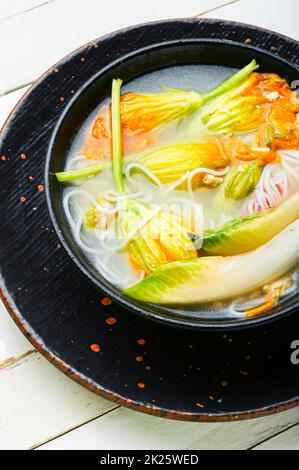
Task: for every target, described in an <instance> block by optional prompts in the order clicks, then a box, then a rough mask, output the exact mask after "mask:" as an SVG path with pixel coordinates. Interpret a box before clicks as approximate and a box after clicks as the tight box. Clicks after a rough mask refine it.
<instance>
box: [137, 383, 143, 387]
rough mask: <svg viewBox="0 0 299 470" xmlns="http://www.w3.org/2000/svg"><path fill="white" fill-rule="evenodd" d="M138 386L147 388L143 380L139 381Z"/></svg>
mask: <svg viewBox="0 0 299 470" xmlns="http://www.w3.org/2000/svg"><path fill="white" fill-rule="evenodd" d="M137 387H139V388H145V384H144V383H142V382H139V383H138V384H137Z"/></svg>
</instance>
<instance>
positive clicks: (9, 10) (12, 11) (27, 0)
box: [0, 0, 54, 20]
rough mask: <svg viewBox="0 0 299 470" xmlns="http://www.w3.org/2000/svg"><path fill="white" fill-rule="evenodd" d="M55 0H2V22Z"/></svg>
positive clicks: (0, 16)
mask: <svg viewBox="0 0 299 470" xmlns="http://www.w3.org/2000/svg"><path fill="white" fill-rule="evenodd" d="M53 1H54V0H1V3H0V20H3V19H9V18H11V17H12V16H16V15H20V14H21V13H26V12H28V11H30V10H32V9H33V8H38V7H40V6H42V5H44V4H45V3H50V2H53Z"/></svg>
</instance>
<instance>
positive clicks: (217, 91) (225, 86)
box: [202, 59, 259, 102]
mask: <svg viewBox="0 0 299 470" xmlns="http://www.w3.org/2000/svg"><path fill="white" fill-rule="evenodd" d="M258 67H259V66H258V64H257V63H256V61H255V59H253V60H252V61H251V62H250V64H248V65H246V67H243V68H242V69H241V70H239V72H237V73H235V74H234V75H233V76H232V77H230V78H228V79H227V80H225V81H224V82H222V83H220V85H218V86H217V87H216V88H214V89H213V90H211V91H208V92H207V93H204V95H203V96H202V97H203V100H204V102H206V101H208V100H211V99H213V98H216V97H217V96H219V95H222V94H223V93H226V92H227V91H229V90H231V89H232V88H234V87H235V86H236V85H238V84H239V83H240V82H242V81H243V80H244V79H245V78H246V77H247V76H248V75H249V74H250V73H251V72H253V71H254V70H256V69H257V68H258Z"/></svg>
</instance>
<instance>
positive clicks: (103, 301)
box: [101, 297, 112, 306]
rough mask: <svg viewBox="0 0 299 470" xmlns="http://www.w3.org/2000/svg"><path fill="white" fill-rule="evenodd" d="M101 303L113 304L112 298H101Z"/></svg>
mask: <svg viewBox="0 0 299 470" xmlns="http://www.w3.org/2000/svg"><path fill="white" fill-rule="evenodd" d="M101 304H102V305H105V306H107V305H111V304H112V300H111V299H109V298H108V297H104V298H103V299H102V300H101Z"/></svg>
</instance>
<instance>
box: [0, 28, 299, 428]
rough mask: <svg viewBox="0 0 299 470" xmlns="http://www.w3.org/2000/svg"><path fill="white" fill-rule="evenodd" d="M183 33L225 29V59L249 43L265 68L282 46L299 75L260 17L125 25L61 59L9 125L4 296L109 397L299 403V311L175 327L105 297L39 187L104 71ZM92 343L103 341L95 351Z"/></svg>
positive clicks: (5, 138) (224, 405)
mask: <svg viewBox="0 0 299 470" xmlns="http://www.w3.org/2000/svg"><path fill="white" fill-rule="evenodd" d="M173 41H175V42H176V43H180V44H181V45H182V46H183V49H181V50H182V51H183V54H184V47H186V46H188V44H191V43H192V44H194V42H200V43H201V44H202V52H203V55H204V54H205V50H206V47H207V46H206V44H207V43H210V44H211V45H212V47H214V46H213V44H214V43H217V41H218V43H219V41H220V42H221V44H222V51H223V52H222V61H223V63H227V65H234V66H236V65H237V66H238V60H240V61H241V59H238V60H237V61H236V60H235V59H234V57H233V54H232V53H231V51H232V50H235V48H236V46H237V45H238V44H244V49H243V57H245V59H244V60H245V61H246V58H247V57H249V55H250V56H252V54H253V51H254V56H255V57H256V56H257V55H258V57H257V58H258V60H259V62H262V68H264V69H267V64H272V63H273V61H275V60H276V59H275V57H278V56H279V60H277V66H276V71H278V72H279V73H281V74H282V75H284V76H286V78H288V79H291V78H292V77H294V70H295V68H294V67H295V66H296V64H297V63H296V61H297V56H298V43H296V42H295V41H292V40H289V39H288V38H284V37H282V36H279V35H277V34H273V33H271V32H269V31H265V30H260V29H258V28H256V27H251V26H247V25H246V26H245V25H240V24H236V23H230V22H223V21H218V20H202V19H192V20H173V21H165V22H159V23H152V24H147V25H141V26H136V27H133V28H129V29H127V30H122V31H119V32H117V33H113V34H111V35H108V36H106V37H104V38H101V39H99V40H97V41H95V42H94V43H90V44H88V45H86V46H84V47H83V48H81V49H79V50H78V51H76V52H74V53H73V54H71V55H69V56H68V57H66V58H65V59H63V60H62V61H61V62H59V63H58V64H56V65H55V66H54V67H53V68H52V69H51V70H49V71H48V72H46V74H45V75H44V76H43V77H41V79H40V80H39V81H38V82H37V83H36V84H35V85H34V86H33V87H32V88H31V89H30V91H29V92H28V93H27V94H26V95H25V97H24V98H23V99H22V100H21V101H20V103H19V104H18V106H17V107H16V108H15V110H14V111H13V113H12V114H11V116H10V118H9V120H8V122H7V123H6V125H5V127H4V129H3V130H2V134H1V142H0V149H1V150H0V156H1V157H2V158H1V160H0V161H1V166H2V172H1V188H0V191H1V199H0V204H1V220H2V225H1V227H0V236H1V253H0V265H1V273H2V297H3V299H4V301H5V303H6V305H7V306H8V308H9V311H10V313H11V314H12V316H13V318H14V319H15V321H16V322H17V324H18V325H19V326H20V328H21V329H22V331H23V332H24V333H25V334H26V335H27V337H28V338H29V339H30V340H31V341H32V343H33V344H34V345H35V346H36V347H37V348H38V349H39V350H40V351H41V352H42V353H43V354H44V355H45V356H46V357H47V358H48V359H49V360H50V361H51V362H52V363H54V364H55V365H56V366H57V367H58V368H60V369H61V370H63V371H64V372H65V373H66V374H67V375H69V376H70V377H72V378H74V379H75V380H77V381H78V382H80V383H81V384H83V385H85V386H86V387H87V388H89V389H91V390H93V391H95V392H97V393H99V394H101V395H103V396H105V397H107V398H110V399H112V400H115V401H116V402H118V403H121V404H124V405H127V406H131V407H133V408H135V409H138V410H141V411H145V412H148V413H151V414H156V415H160V416H167V417H170V418H177V419H189V420H211V421H217V420H225V419H241V418H246V417H254V416H257V415H259V416H260V415H263V414H267V413H271V412H275V411H279V410H282V409H286V408H289V407H291V406H295V405H296V404H299V374H298V370H299V369H298V367H299V366H294V365H292V364H291V362H290V354H291V349H290V345H291V342H292V341H293V340H294V339H296V336H298V335H297V332H298V330H299V328H298V326H299V318H298V316H297V315H296V313H294V312H293V314H292V315H290V316H288V317H285V318H280V319H278V318H276V320H277V321H276V322H272V323H269V324H267V325H260V326H255V327H252V328H250V329H246V330H240V331H236V330H235V331H226V332H225V333H224V332H217V331H206V332H205V331H193V330H188V329H180V328H172V327H169V326H167V325H163V324H159V323H156V322H153V321H151V320H147V319H145V318H142V317H140V316H136V315H135V314H134V312H132V311H129V310H126V309H124V308H122V307H121V306H120V305H119V304H118V303H116V302H112V304H111V305H106V306H105V305H103V304H102V303H101V299H102V298H103V297H104V294H103V295H102V294H101V293H100V292H99V291H98V290H97V289H96V288H95V287H94V286H93V285H92V284H91V283H89V282H88V280H87V278H86V277H85V276H84V275H83V274H82V272H80V271H79V270H77V269H75V268H74V266H73V264H72V263H71V262H70V260H69V257H68V255H67V253H65V251H64V250H63V249H61V246H60V243H61V242H60V241H59V240H58V238H57V236H56V234H55V232H54V229H53V227H52V223H51V219H50V216H49V213H48V210H47V204H46V198H45V193H44V191H42V190H40V189H42V188H39V189H38V186H39V185H41V184H42V185H45V181H44V167H45V160H46V154H47V151H48V148H49V144H50V140H51V136H52V134H53V130H54V128H55V126H56V125H57V123H58V121H59V120H60V119H61V115H62V112H63V110H65V108H66V107H67V106H68V105H69V103H70V102H71V100H72V99H73V97H74V96H75V95H76V93H78V92H79V91H82V88H83V87H85V86H86V83H88V82H89V81H90V80H91V79H93V77H94V75H95V71H97V72H99V71H100V70H101V69H102V68H104V67H106V66H108V65H109V64H111V63H112V62H114V61H115V60H118V59H119V57H122V56H124V55H126V54H129V53H131V54H135V53H136V52H134V51H136V49H142V48H147V47H152V46H153V45H155V47H157V46H156V45H157V44H160V43H163V44H162V45H160V46H159V47H161V48H163V49H165V50H166V49H167V48H171V47H172V45H171V44H170V43H171V42H173ZM214 50H215V49H214ZM212 59H213V58H212V57H211V59H210V62H213V60H212ZM180 60H183V58H181V59H180ZM244 60H243V62H244ZM206 61H207V60H206ZM292 64H293V65H292ZM297 65H298V64H297ZM132 73H133V72H132ZM108 76H109V73H108ZM124 78H126V77H124ZM21 154H25V155H26V158H21ZM22 197H23V198H26V199H22V201H23V202H21V200H20V198H22ZM292 310H293V311H294V308H293V309H292ZM109 317H114V318H115V319H116V320H117V321H116V323H115V324H114V325H109V324H107V322H106V319H107V318H109ZM140 339H143V340H145V342H144V341H139V342H138V340H140ZM140 343H144V344H140ZM92 344H98V345H99V346H100V351H99V352H93V351H92V350H91V348H90V345H92ZM137 356H140V357H139V359H140V358H141V360H139V361H138V360H136V357H137Z"/></svg>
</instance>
